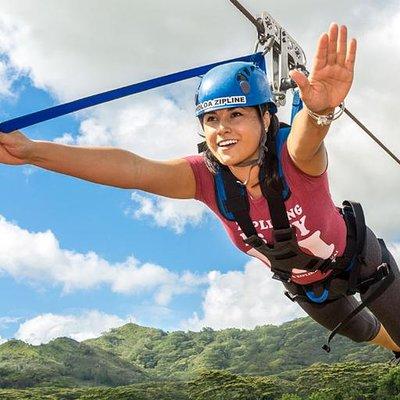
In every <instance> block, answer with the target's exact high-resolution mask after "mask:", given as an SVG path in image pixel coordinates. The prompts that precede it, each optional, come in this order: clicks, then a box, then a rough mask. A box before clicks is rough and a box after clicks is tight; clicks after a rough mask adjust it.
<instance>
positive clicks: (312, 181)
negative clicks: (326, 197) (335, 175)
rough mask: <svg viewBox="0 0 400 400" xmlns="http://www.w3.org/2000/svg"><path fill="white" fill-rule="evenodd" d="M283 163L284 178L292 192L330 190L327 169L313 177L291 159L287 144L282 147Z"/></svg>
mask: <svg viewBox="0 0 400 400" xmlns="http://www.w3.org/2000/svg"><path fill="white" fill-rule="evenodd" d="M281 163H282V169H283V174H284V177H285V179H286V181H287V183H288V185H289V187H290V189H291V190H292V191H293V190H296V189H298V190H300V191H301V190H307V191H313V190H320V189H326V190H329V188H328V173H327V169H326V170H325V171H324V172H323V173H322V174H321V175H318V176H312V175H309V174H307V173H305V172H303V171H302V170H301V169H300V168H298V167H297V166H296V164H295V163H294V162H293V160H292V158H291V157H290V155H289V151H288V148H287V142H285V143H284V144H283V146H282V153H281Z"/></svg>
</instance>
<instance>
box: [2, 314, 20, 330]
mask: <svg viewBox="0 0 400 400" xmlns="http://www.w3.org/2000/svg"><path fill="white" fill-rule="evenodd" d="M21 319H22V318H21V317H0V329H3V328H5V327H7V326H8V325H11V324H15V323H17V322H18V321H20V320H21Z"/></svg>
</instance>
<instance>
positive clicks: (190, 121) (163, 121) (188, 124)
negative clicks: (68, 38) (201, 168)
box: [55, 89, 201, 159]
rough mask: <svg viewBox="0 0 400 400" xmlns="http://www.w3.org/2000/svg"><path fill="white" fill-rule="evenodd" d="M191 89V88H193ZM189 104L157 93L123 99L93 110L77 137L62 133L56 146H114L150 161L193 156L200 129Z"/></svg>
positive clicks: (82, 124)
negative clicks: (138, 98) (120, 101)
mask: <svg viewBox="0 0 400 400" xmlns="http://www.w3.org/2000/svg"><path fill="white" fill-rule="evenodd" d="M193 90H194V89H193ZM192 113H193V106H192V104H191V102H188V103H187V104H181V103H178V102H176V101H173V100H171V99H166V98H164V97H163V96H161V95H160V94H154V93H148V94H145V95H142V97H141V98H140V102H139V101H135V99H133V98H132V99H126V100H124V101H123V104H122V103H121V104H110V105H109V106H108V107H103V108H100V109H96V110H95V111H93V113H92V114H91V116H90V117H88V118H86V119H84V120H83V121H82V123H81V125H80V128H79V134H78V135H77V136H74V135H73V134H72V133H68V132H67V133H64V134H63V136H61V137H59V138H57V139H55V141H56V142H58V143H64V144H77V145H81V146H114V147H120V148H123V149H126V150H131V151H133V152H134V153H137V154H140V155H143V156H145V157H148V158H154V159H168V158H177V157H180V156H184V155H187V154H195V153H196V149H197V147H196V145H197V143H198V142H200V141H201V140H200V137H199V136H198V135H197V133H196V132H197V131H198V130H199V128H200V126H199V125H198V123H197V121H196V120H195V118H194V117H192Z"/></svg>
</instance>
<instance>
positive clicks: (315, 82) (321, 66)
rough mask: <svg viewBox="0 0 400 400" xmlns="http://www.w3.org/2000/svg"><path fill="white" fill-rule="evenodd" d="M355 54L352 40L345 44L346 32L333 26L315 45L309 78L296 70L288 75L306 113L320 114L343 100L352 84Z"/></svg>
mask: <svg viewBox="0 0 400 400" xmlns="http://www.w3.org/2000/svg"><path fill="white" fill-rule="evenodd" d="M356 51H357V42H356V40H355V39H352V40H351V41H350V43H349V45H348V44H347V28H346V27H345V26H341V27H340V29H339V27H338V25H337V24H332V25H331V26H330V28H329V32H328V33H324V34H323V35H322V36H321V37H320V39H319V41H318V47H317V52H316V54H315V57H314V62H313V67H312V70H311V74H310V76H309V77H308V78H307V77H306V76H305V75H304V74H303V73H302V72H300V71H297V70H293V71H291V72H290V76H291V78H292V79H293V80H294V81H295V82H296V84H297V86H298V87H299V89H300V95H301V98H302V100H303V102H304V104H305V105H306V106H307V108H308V109H310V110H311V111H314V112H316V113H318V112H322V111H324V110H327V109H332V108H335V107H337V106H338V105H339V104H340V103H341V102H342V101H343V100H344V99H345V97H346V96H347V93H348V92H349V90H350V88H351V84H352V82H353V77H354V64H355V58H356Z"/></svg>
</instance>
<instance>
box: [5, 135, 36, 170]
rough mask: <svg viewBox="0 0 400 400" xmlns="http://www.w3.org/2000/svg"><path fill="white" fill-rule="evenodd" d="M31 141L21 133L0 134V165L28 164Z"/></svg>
mask: <svg viewBox="0 0 400 400" xmlns="http://www.w3.org/2000/svg"><path fill="white" fill-rule="evenodd" d="M33 143H34V142H33V141H32V140H30V139H28V138H27V137H26V136H25V135H24V134H23V133H21V132H19V131H15V132H12V133H0V163H3V164H11V165H21V164H26V163H28V159H29V156H30V153H31V150H32V147H33Z"/></svg>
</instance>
